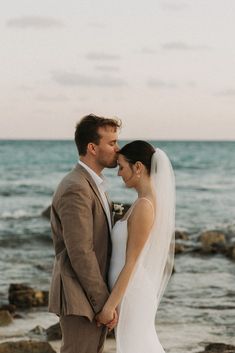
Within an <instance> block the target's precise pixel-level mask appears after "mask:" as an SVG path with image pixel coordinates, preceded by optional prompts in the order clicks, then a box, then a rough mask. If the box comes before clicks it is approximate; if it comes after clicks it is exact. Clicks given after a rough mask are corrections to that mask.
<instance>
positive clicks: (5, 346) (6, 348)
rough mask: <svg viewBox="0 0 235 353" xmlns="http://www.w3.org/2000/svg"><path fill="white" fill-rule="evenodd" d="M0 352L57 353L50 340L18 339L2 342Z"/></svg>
mask: <svg viewBox="0 0 235 353" xmlns="http://www.w3.org/2000/svg"><path fill="white" fill-rule="evenodd" d="M0 353H56V352H55V351H54V349H52V347H51V345H50V344H49V343H48V342H38V341H17V342H4V343H1V344H0Z"/></svg>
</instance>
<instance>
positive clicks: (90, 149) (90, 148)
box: [87, 142, 96, 156]
mask: <svg viewBox="0 0 235 353" xmlns="http://www.w3.org/2000/svg"><path fill="white" fill-rule="evenodd" d="M87 152H89V153H90V154H92V155H93V156H95V155H96V148H95V144H94V143H92V142H90V143H88V145H87Z"/></svg>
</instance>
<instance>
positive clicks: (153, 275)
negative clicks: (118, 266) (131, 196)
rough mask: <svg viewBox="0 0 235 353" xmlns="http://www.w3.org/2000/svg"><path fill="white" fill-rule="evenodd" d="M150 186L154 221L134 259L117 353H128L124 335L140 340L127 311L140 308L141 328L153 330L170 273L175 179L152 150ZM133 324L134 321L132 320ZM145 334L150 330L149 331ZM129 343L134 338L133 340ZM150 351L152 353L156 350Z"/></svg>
mask: <svg viewBox="0 0 235 353" xmlns="http://www.w3.org/2000/svg"><path fill="white" fill-rule="evenodd" d="M151 182H152V185H153V190H154V192H155V197H156V199H155V201H156V203H155V205H156V214H155V220H154V224H153V227H152V229H151V232H150V235H149V238H148V240H147V242H146V243H145V246H144V248H143V250H142V252H141V254H140V256H139V258H138V261H137V265H136V267H135V270H134V273H133V274H132V276H131V279H130V281H129V283H128V286H127V289H126V291H125V294H124V297H123V300H122V304H121V307H120V315H119V323H118V327H117V331H116V341H117V352H118V353H119V352H120V353H126V352H129V350H128V342H129V338H127V337H126V338H125V332H126V331H127V332H129V334H130V335H135V337H137V335H138V330H139V334H140V335H141V336H142V334H141V326H140V324H139V323H138V322H136V323H135V324H134V323H133V322H132V321H131V322H130V318H129V317H128V315H129V316H130V313H131V315H133V314H132V312H131V307H133V308H134V307H135V308H139V309H138V310H140V311H141V308H143V312H142V314H141V321H142V322H144V320H146V322H145V325H146V324H148V322H149V321H151V322H150V324H151V325H152V326H153V328H154V319H155V316H156V312H157V308H158V305H159V303H160V300H161V298H162V295H163V293H164V291H165V288H166V286H167V283H168V281H169V279H170V276H171V273H172V269H173V263H174V248H175V177H174V172H173V169H172V166H171V163H170V160H169V158H168V157H167V155H166V153H165V152H164V151H162V150H161V149H159V148H157V149H156V151H155V153H154V154H153V156H152V160H151ZM141 293H142V294H141ZM138 310H137V311H138ZM128 313H129V314H128ZM133 320H135V318H134V317H133ZM136 321H139V319H136ZM138 325H139V326H138ZM131 327H132V328H131ZM146 329H147V328H146ZM149 330H151V327H150V328H149ZM154 330H155V328H154ZM153 335H154V336H156V332H155V331H154V333H153V332H152V336H153ZM133 339H136V338H134V337H133ZM137 341H138V340H137ZM141 342H142V340H139V343H138V342H136V352H138V351H141V349H140V345H141ZM152 346H154V344H152ZM153 349H154V347H153ZM150 350H151V349H150ZM153 351H154V352H156V350H153ZM151 352H152V350H151Z"/></svg>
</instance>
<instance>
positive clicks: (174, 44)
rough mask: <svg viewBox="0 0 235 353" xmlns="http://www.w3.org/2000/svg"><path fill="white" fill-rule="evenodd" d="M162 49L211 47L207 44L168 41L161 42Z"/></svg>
mask: <svg viewBox="0 0 235 353" xmlns="http://www.w3.org/2000/svg"><path fill="white" fill-rule="evenodd" d="M162 49H163V50H178V51H200V50H210V49H211V48H210V47H208V46H202V45H201V46H196V45H189V44H187V43H184V42H168V43H164V44H162Z"/></svg>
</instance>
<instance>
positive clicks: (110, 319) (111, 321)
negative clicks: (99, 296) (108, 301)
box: [95, 306, 118, 331]
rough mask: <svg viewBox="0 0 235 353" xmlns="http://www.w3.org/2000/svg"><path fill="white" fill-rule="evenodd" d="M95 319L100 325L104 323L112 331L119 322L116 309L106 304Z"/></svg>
mask: <svg viewBox="0 0 235 353" xmlns="http://www.w3.org/2000/svg"><path fill="white" fill-rule="evenodd" d="M95 319H96V321H97V326H98V327H99V326H101V325H102V324H103V325H105V326H107V327H108V329H109V331H111V330H112V329H113V328H114V327H115V326H116V325H117V323H118V313H117V310H116V309H111V308H106V307H105V306H104V307H103V309H102V310H101V312H99V314H97V315H96V317H95Z"/></svg>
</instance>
